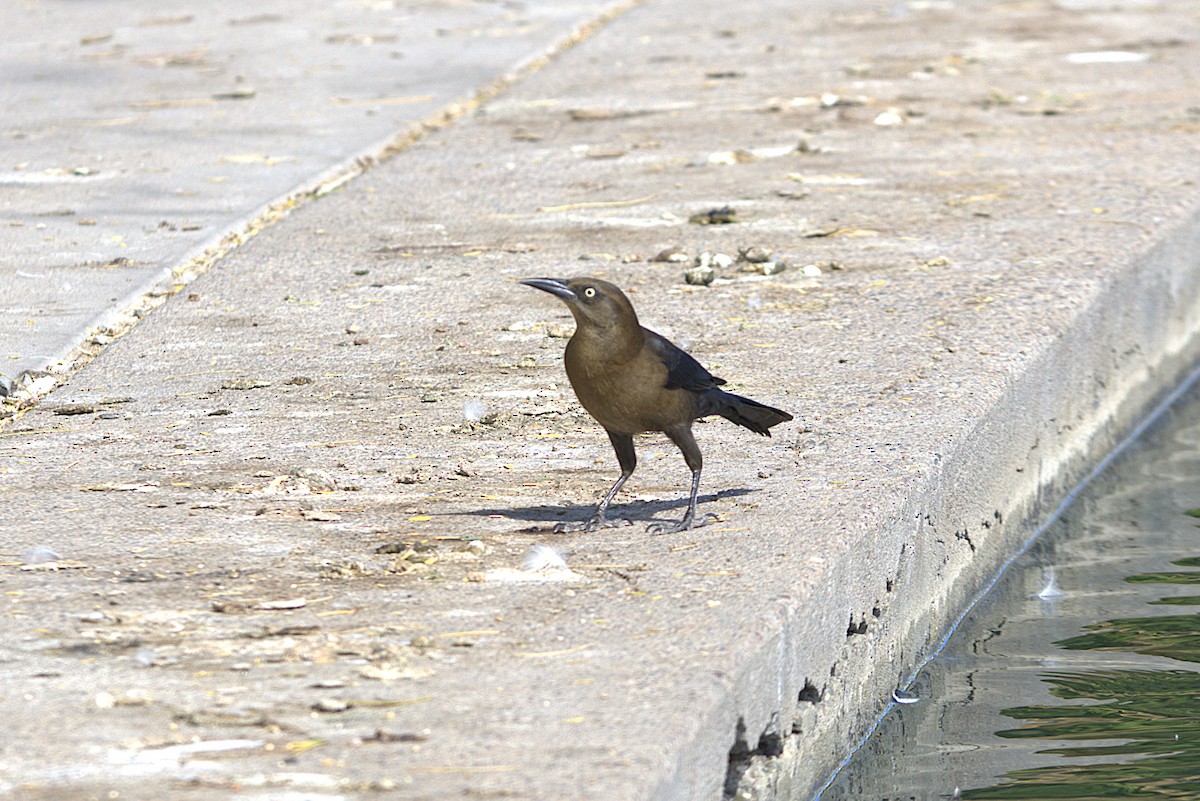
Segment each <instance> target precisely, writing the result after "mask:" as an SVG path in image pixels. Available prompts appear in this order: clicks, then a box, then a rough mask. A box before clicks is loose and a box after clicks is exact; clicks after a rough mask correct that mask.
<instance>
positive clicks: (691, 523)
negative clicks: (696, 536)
mask: <svg viewBox="0 0 1200 801" xmlns="http://www.w3.org/2000/svg"><path fill="white" fill-rule="evenodd" d="M720 519H721V518H719V517H717V516H716V515H715V514H713V513H712V512H709V513H708V514H706V515H705V516H704V517H702V518H700V519H699V520H697V519H695V518H694V517H691V516H689V517H685V518H683V519H682V520H656V521H654V522H653V523H650V524H649V525H648V526H646V531H647V532H648V533H650V534H677V533H679V532H680V531H690V530H691V529H694V528H700V527H701V526H707V525H708V524H709V522H711V521H717V520H720Z"/></svg>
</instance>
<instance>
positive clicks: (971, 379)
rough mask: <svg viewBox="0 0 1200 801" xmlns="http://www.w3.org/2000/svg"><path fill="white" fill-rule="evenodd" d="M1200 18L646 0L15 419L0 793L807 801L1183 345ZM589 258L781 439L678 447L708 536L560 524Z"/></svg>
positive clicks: (185, 297) (670, 463) (8, 442)
mask: <svg viewBox="0 0 1200 801" xmlns="http://www.w3.org/2000/svg"><path fill="white" fill-rule="evenodd" d="M1196 21H1197V19H1196V12H1195V10H1194V9H1193V8H1192V6H1191V5H1190V4H1187V3H1184V2H1182V1H1179V2H1161V3H1154V4H1147V3H1141V2H1138V3H1132V2H1131V3H1115V4H1114V3H1111V2H1105V3H1103V4H1095V5H1092V4H1088V3H1081V2H1072V3H1070V4H1061V5H1057V4H1053V3H1043V2H1032V3H1020V4H1001V5H996V4H992V3H985V2H981V1H980V2H970V1H968V2H954V3H934V4H929V3H909V4H888V5H878V4H874V3H867V2H854V3H850V4H847V3H844V2H839V3H832V2H829V3H822V4H808V5H806V6H805V7H804V9H803V10H801V9H798V8H797V7H796V6H795V4H793V3H785V2H782V1H781V0H780V1H779V2H763V3H758V4H742V5H739V6H737V7H736V9H731V8H730V7H729V5H728V4H719V3H715V2H709V1H708V0H704V2H687V3H684V2H676V1H675V0H660V1H658V2H649V3H646V4H644V5H642V6H639V7H638V8H635V9H633V10H631V11H629V12H628V13H626V14H624V15H622V16H620V17H618V18H616V19H614V20H612V21H611V22H610V23H609V24H607V25H606V26H605V27H604V28H603V29H602V30H599V31H597V32H596V33H594V34H593V35H592V36H591V37H589V38H588V39H587V40H586V41H583V42H582V43H580V44H579V45H578V46H576V47H575V48H573V49H571V50H569V51H567V52H565V53H563V54H561V56H559V57H558V58H556V59H555V60H554V61H553V63H551V64H550V65H548V66H547V67H546V68H544V69H541V70H540V71H537V72H535V73H533V74H530V75H528V76H527V77H526V78H524V79H522V80H521V81H519V82H517V83H516V84H514V85H512V86H510V87H509V88H508V89H506V90H505V91H504V92H502V93H501V94H500V95H498V96H497V97H495V98H494V99H493V100H491V101H490V102H487V103H485V104H484V105H483V106H482V107H481V108H479V109H478V110H477V111H475V112H474V113H472V114H470V115H467V116H465V117H463V118H462V119H460V120H458V121H457V122H456V123H455V124H453V125H450V126H447V127H446V128H444V129H442V130H440V131H437V132H434V133H432V134H431V135H429V136H428V137H426V138H424V139H422V140H420V141H418V142H416V143H415V144H413V145H412V146H411V147H409V148H407V149H405V150H403V151H402V152H399V153H397V154H396V155H395V156H394V157H393V158H391V159H390V160H388V161H386V162H384V163H381V164H379V165H377V166H376V167H374V168H372V169H371V170H369V171H367V172H366V173H365V174H364V175H362V176H361V177H359V178H357V179H355V180H354V181H353V182H351V183H349V184H347V185H346V186H344V187H343V188H342V189H341V190H340V191H337V192H333V193H330V194H328V195H326V196H324V197H322V198H320V199H318V200H317V201H315V202H313V203H310V204H306V205H304V206H303V207H302V208H299V209H298V210H296V211H294V212H293V213H291V214H290V215H289V216H288V217H287V218H286V219H284V220H282V221H281V222H279V223H278V224H276V225H274V226H271V227H269V228H266V229H265V230H263V231H262V232H261V233H259V234H258V235H257V236H255V237H254V238H253V239H251V240H250V241H248V242H247V243H246V244H244V245H242V246H241V247H239V248H238V249H237V250H235V251H233V252H232V253H230V254H229V255H228V256H226V257H225V258H223V259H221V260H220V261H219V263H217V265H216V266H215V268H214V269H212V270H211V271H209V272H208V273H206V274H204V275H203V276H201V277H199V278H197V279H196V280H195V281H194V282H192V283H191V284H190V285H189V286H188V287H187V289H186V290H185V291H184V292H183V293H181V294H179V295H177V296H175V297H174V298H172V299H171V300H170V301H169V302H168V303H166V304H165V306H164V307H163V308H161V309H160V310H158V311H156V312H155V313H154V314H152V315H149V316H148V317H147V318H146V319H145V320H143V321H142V322H141V323H139V324H138V325H137V326H136V327H135V328H133V330H132V331H131V332H130V333H129V334H127V335H126V336H124V337H123V338H120V339H118V340H117V341H116V342H114V343H113V344H112V345H110V346H109V347H107V348H106V349H105V350H104V352H103V353H102V354H101V355H100V356H99V357H98V358H96V359H95V360H94V361H92V362H91V363H90V364H89V365H87V367H86V368H85V369H83V370H81V371H80V372H79V373H78V374H77V375H75V376H74V377H73V378H72V379H71V380H70V381H69V382H68V383H67V384H66V385H65V386H63V387H61V388H60V389H58V390H56V391H55V392H54V393H53V394H52V395H51V396H50V397H49V398H47V399H46V400H45V401H44V402H43V403H42V404H41V405H40V406H39V407H38V408H36V409H34V410H32V411H29V412H27V413H25V414H23V415H22V416H20V418H19V419H17V420H15V421H14V422H13V423H12V425H11V426H10V427H9V428H8V430H6V431H4V432H3V433H0V456H2V461H0V482H2V490H3V496H2V497H3V498H4V500H5V503H4V506H3V508H4V509H5V511H6V513H5V521H4V526H5V532H6V544H5V546H4V549H3V550H4V559H5V561H6V563H7V566H5V567H4V568H3V572H2V573H0V582H2V586H0V592H3V598H4V602H5V605H6V609H5V612H4V620H5V630H6V636H5V638H4V640H3V646H2V647H3V650H2V651H0V658H2V659H3V662H2V663H0V671H2V676H3V685H2V686H3V687H4V690H3V696H2V697H0V714H3V716H4V718H5V719H6V720H7V721H8V722H9V729H10V732H9V736H8V737H7V738H5V740H4V741H3V744H2V745H0V777H3V781H4V783H5V784H4V787H5V789H6V791H7V792H8V793H9V795H10V796H14V797H20V798H22V799H26V798H29V799H49V798H61V797H63V796H64V794H69V795H70V796H71V797H73V798H90V797H96V798H100V797H109V794H110V793H114V792H115V793H117V794H118V797H126V798H129V797H133V798H137V797H149V796H157V795H159V794H160V793H161V791H162V788H163V787H167V788H169V789H170V792H171V794H172V797H173V798H180V799H217V798H226V797H228V796H229V794H230V793H231V792H234V791H236V792H237V793H238V795H239V797H245V798H263V799H265V798H272V799H281V798H300V797H303V798H306V799H320V798H368V797H377V796H378V795H380V794H382V795H383V796H384V797H387V796H388V794H389V793H394V794H395V796H396V797H401V798H405V799H446V798H457V797H471V798H477V797H498V798H538V799H562V798H597V799H599V798H603V799H614V798H620V799H624V798H630V799H634V798H637V799H689V798H696V799H713V798H720V797H721V795H722V793H723V792H724V791H725V788H726V787H728V788H729V790H730V792H731V793H736V794H737V795H738V796H739V797H750V798H779V799H786V798H797V799H798V798H807V797H811V795H812V793H813V792H814V791H815V790H816V789H817V788H818V787H819V786H820V785H821V783H822V782H823V781H824V780H825V778H826V777H827V776H828V775H829V772H830V771H831V770H832V769H833V768H834V766H836V765H837V764H838V762H839V761H840V760H841V759H842V758H843V757H844V756H845V754H846V753H847V752H848V751H849V750H850V748H851V747H852V746H853V745H854V743H856V742H857V741H858V739H859V738H860V737H861V736H862V735H863V734H864V733H865V732H866V731H867V730H868V728H869V727H870V726H871V724H872V723H873V721H874V720H875V719H876V718H877V716H878V715H879V714H880V713H881V712H882V711H883V710H884V709H885V708H886V706H887V704H888V703H889V698H890V693H891V691H892V690H893V689H894V688H895V687H896V686H897V685H901V684H903V683H905V682H906V681H907V680H908V677H909V676H910V675H911V673H912V671H913V670H914V668H915V666H916V665H918V664H920V663H921V661H922V660H923V659H925V658H926V657H927V656H928V655H929V653H930V652H931V650H932V649H933V647H934V646H935V645H936V643H937V641H938V640H939V639H940V637H941V634H942V632H944V631H945V628H946V626H947V625H948V622H949V621H951V620H953V619H954V617H955V616H956V615H957V614H958V613H959V612H960V611H961V610H962V608H963V607H964V606H965V604H966V603H967V602H968V601H969V599H970V598H971V597H972V596H973V595H974V594H975V593H976V592H977V591H978V589H979V588H980V587H981V586H982V585H983V584H984V582H986V580H987V579H988V578H989V577H990V576H991V574H992V573H993V572H994V570H995V569H996V567H997V565H999V564H1000V563H1001V562H1002V561H1003V560H1004V559H1005V558H1006V557H1007V556H1008V554H1010V553H1012V551H1013V550H1014V549H1015V548H1016V547H1017V546H1018V545H1019V544H1020V543H1021V542H1023V541H1024V540H1025V539H1026V538H1027V536H1028V535H1029V533H1030V531H1032V530H1033V528H1034V527H1035V526H1036V524H1037V521H1038V520H1039V519H1041V518H1042V517H1044V516H1045V515H1046V514H1047V513H1048V510H1050V509H1052V508H1053V507H1054V505H1055V504H1057V502H1058V501H1059V500H1060V499H1061V498H1062V497H1063V495H1064V492H1065V490H1066V488H1068V487H1069V486H1071V485H1072V484H1073V483H1074V482H1075V481H1077V480H1078V478H1079V477H1080V476H1081V475H1082V474H1083V472H1084V471H1086V469H1087V468H1088V467H1089V466H1090V465H1091V464H1092V463H1094V461H1095V460H1096V459H1097V457H1098V456H1099V455H1100V454H1102V453H1103V452H1104V451H1105V450H1106V449H1107V448H1109V447H1110V446H1111V445H1112V443H1113V442H1114V441H1115V440H1116V438H1117V437H1119V436H1120V435H1121V434H1122V432H1124V431H1126V430H1128V429H1129V427H1130V425H1131V424H1132V422H1133V421H1134V420H1136V419H1137V417H1138V416H1139V415H1140V414H1142V413H1143V412H1144V411H1145V409H1146V408H1147V407H1148V405H1149V404H1150V403H1151V402H1152V401H1153V399H1154V398H1155V397H1157V396H1159V395H1160V394H1161V393H1162V392H1163V391H1164V389H1166V388H1168V387H1170V386H1171V385H1173V384H1174V383H1175V382H1176V381H1177V380H1178V378H1179V377H1180V376H1181V375H1182V374H1183V373H1184V372H1185V371H1186V370H1187V368H1188V367H1189V366H1190V365H1192V364H1194V363H1195V362H1196V360H1197V359H1196V357H1197V355H1198V353H1197V351H1198V344H1200V343H1198V341H1197V338H1196V335H1195V332H1196V330H1197V322H1198V320H1197V309H1198V308H1200V307H1198V306H1197V302H1196V301H1197V299H1198V295H1200V271H1198V270H1197V256H1196V254H1197V253H1198V252H1200V225H1198V222H1200V221H1198V219H1197V208H1196V207H1197V204H1196V179H1197V172H1198V167H1197V165H1198V164H1200V159H1197V150H1198V147H1197V133H1198V131H1200V118H1198V116H1197V112H1196V109H1195V105H1194V104H1195V102H1196V101H1195V98H1196V97H1197V92H1196V89H1197V80H1196V78H1197V76H1196V70H1197V65H1200V58H1197V42H1196V40H1195V37H1194V36H1193V35H1192V33H1191V32H1193V31H1194V30H1195V23H1196ZM1097 52H1123V53H1135V54H1138V55H1137V56H1134V57H1124V58H1125V59H1126V60H1118V61H1115V62H1114V61H1112V58H1113V57H1111V56H1104V57H1100V58H1101V59H1102V60H1101V61H1100V63H1095V61H1096V58H1097V57H1095V56H1085V57H1082V58H1081V57H1079V56H1075V57H1074V58H1070V56H1071V55H1072V54H1080V53H1097ZM1129 58H1137V59H1139V60H1128V59H1129ZM1081 62H1082V63H1081ZM835 96H836V98H835ZM801 142H804V143H805V145H804V146H803V147H800V148H797V147H796V146H797V145H799V143H801ZM781 150H782V151H788V152H782V153H781ZM793 150H794V152H791V151H793ZM741 151H744V152H741ZM726 204H728V205H730V206H732V207H733V208H734V210H735V211H736V214H737V220H738V221H737V222H736V223H733V224H728V225H699V224H694V223H689V222H688V219H689V217H691V216H692V215H696V214H700V213H703V212H705V211H707V210H709V209H713V208H714V207H722V206H724V205H726ZM754 245H757V246H761V247H768V248H771V249H772V250H774V251H776V252H777V253H778V254H779V255H780V258H782V259H783V260H784V261H786V262H787V263H788V264H789V265H790V266H789V269H788V270H786V271H784V272H783V273H780V274H778V275H774V276H769V277H767V276H761V275H757V276H756V275H753V274H750V273H742V272H739V271H737V270H736V269H727V270H724V271H723V278H724V279H728V280H721V281H719V282H717V283H715V284H713V285H712V286H710V287H691V286H687V285H685V284H684V283H683V282H682V275H681V274H682V269H681V267H680V266H679V265H675V264H670V263H663V262H651V261H647V260H646V259H648V258H649V257H651V256H653V255H655V254H656V253H658V252H659V251H661V250H663V249H664V248H666V247H668V246H673V247H679V248H682V249H683V250H684V251H686V252H687V253H689V254H693V255H694V254H697V253H699V252H701V251H705V250H708V251H721V252H726V253H734V252H736V250H737V248H738V247H739V246H742V247H745V246H754ZM806 265H814V266H817V267H819V268H820V269H821V273H820V275H811V276H806V274H805V270H803V269H802V268H803V267H805V266H806ZM807 272H808V273H815V271H814V270H812V269H809V270H808V271H807ZM585 273H592V274H597V275H602V276H605V277H607V278H609V279H611V280H614V281H617V282H618V283H620V284H621V285H622V286H625V287H627V288H628V289H629V290H630V292H631V293H632V295H631V297H632V298H633V300H634V303H635V304H636V306H637V308H638V310H639V312H640V314H641V317H642V320H643V322H644V323H645V324H647V325H649V326H650V327H652V328H656V329H658V330H660V331H662V332H663V333H664V334H667V335H668V336H671V337H672V338H673V339H674V340H675V341H677V342H679V343H680V344H683V345H686V346H687V347H688V348H690V349H691V351H692V352H693V353H694V354H695V355H696V356H697V357H698V358H699V359H700V360H701V361H702V362H703V363H704V364H705V365H706V366H708V367H709V368H711V369H712V370H713V372H714V373H716V374H717V375H721V376H724V377H725V378H727V379H729V380H730V381H731V387H732V388H733V389H735V391H739V392H744V393H745V394H747V395H750V396H751V397H755V398H758V399H760V400H762V401H764V402H767V403H770V404H772V405H777V406H780V407H782V408H784V409H787V410H789V411H792V412H793V413H795V414H796V415H797V421H796V422H795V423H793V424H790V426H787V427H781V428H780V429H777V431H778V433H777V435H776V436H775V437H774V438H772V439H769V440H768V439H763V438H757V437H753V436H752V435H750V434H748V433H746V432H744V431H742V430H740V429H735V428H734V427H732V426H729V425H727V424H725V423H723V422H721V421H717V422H713V423H711V424H708V425H701V426H698V430H697V436H698V439H699V440H700V443H701V446H702V447H703V448H704V451H705V455H706V457H707V459H706V467H705V474H704V483H703V485H702V500H703V507H702V511H704V512H712V513H716V514H719V515H720V516H721V523H720V524H719V525H713V526H710V527H707V528H704V529H699V530H697V531H695V532H692V533H689V534H685V535H678V536H668V537H654V536H649V535H647V534H646V533H645V532H644V531H643V527H642V526H641V525H640V524H639V525H635V526H632V527H630V528H624V529H613V530H607V531H603V532H599V533H595V534H586V535H553V534H551V533H550V528H551V525H552V524H553V522H555V521H557V520H559V519H562V516H563V515H566V516H570V517H574V518H578V517H582V516H584V515H585V514H587V512H588V509H589V507H590V505H591V504H592V503H593V502H594V499H595V498H596V497H597V496H598V495H599V493H601V492H602V491H603V490H604V489H605V488H607V486H608V484H609V482H610V481H611V480H612V478H613V477H614V473H615V463H614V459H613V457H612V455H611V453H610V451H609V446H608V443H607V442H606V441H605V438H604V436H603V434H602V432H601V431H600V430H599V429H598V428H597V427H596V426H595V425H594V424H593V423H591V422H590V421H589V420H588V419H587V418H586V416H585V415H584V414H583V413H582V412H581V411H580V410H579V408H578V406H577V404H576V403H575V401H574V399H573V397H572V396H571V394H570V390H569V388H568V387H567V386H566V382H565V377H564V375H563V372H562V367H561V354H562V347H563V344H564V340H563V339H562V336H563V334H564V333H566V332H565V330H564V326H565V325H567V324H568V321H569V318H568V317H567V314H566V312H565V310H564V309H562V308H561V304H557V303H555V302H554V301H553V299H552V298H546V297H544V296H542V295H539V294H538V293H536V292H534V291H533V290H530V289H528V288H526V287H521V286H519V285H517V284H516V283H515V279H517V278H519V277H525V276H531V275H555V274H562V275H571V274H585ZM471 401H479V402H481V403H482V404H484V406H485V407H486V410H481V409H480V407H479V405H478V404H477V403H475V404H470V408H468V404H469V403H470V402H471ZM465 411H468V412H470V413H471V414H470V416H471V417H477V416H479V413H480V412H481V411H485V416H483V417H482V419H480V420H479V421H478V422H473V421H471V420H467V419H464V416H465V415H464V412H465ZM640 453H641V456H642V461H641V464H640V465H639V469H638V472H637V473H636V474H635V476H634V478H633V479H632V480H631V481H630V483H629V485H628V486H627V492H626V493H625V494H623V495H622V497H621V498H620V499H619V501H620V508H621V510H622V511H623V512H624V513H625V514H626V515H628V516H630V517H632V518H635V519H636V520H638V521H639V523H640V522H642V521H645V520H646V519H649V518H651V517H662V516H667V515H676V514H679V513H680V512H681V504H682V502H683V498H684V492H685V484H686V470H685V469H684V467H683V465H682V460H681V459H680V458H679V457H678V455H677V454H676V453H674V452H673V450H672V448H671V447H670V446H669V445H668V444H666V443H665V442H663V441H661V440H656V439H653V438H647V439H646V440H645V441H644V442H643V443H642V444H641V449H640ZM537 545H549V546H552V547H553V548H555V549H556V550H557V551H558V553H560V554H561V555H562V557H563V558H564V559H565V561H566V563H567V565H568V566H569V569H570V572H569V573H562V572H554V571H549V572H547V571H539V572H535V575H532V576H531V575H530V573H531V572H534V571H528V570H523V569H522V565H523V562H524V560H525V558H526V556H527V554H528V553H529V552H530V550H531V548H533V547H534V546H537ZM381 548H382V550H383V552H381V551H380V549H381ZM54 568H58V569H54ZM527 579H540V580H527Z"/></svg>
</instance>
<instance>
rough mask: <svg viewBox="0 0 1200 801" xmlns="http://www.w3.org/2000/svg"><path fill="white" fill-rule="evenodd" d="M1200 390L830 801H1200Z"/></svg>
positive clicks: (883, 731) (1137, 447) (872, 744)
mask: <svg viewBox="0 0 1200 801" xmlns="http://www.w3.org/2000/svg"><path fill="white" fill-rule="evenodd" d="M1198 524H1200V391H1197V390H1196V389H1193V390H1191V391H1190V392H1189V394H1188V395H1187V396H1186V397H1185V398H1184V399H1183V400H1182V401H1181V402H1179V403H1177V404H1176V406H1175V407H1174V408H1173V409H1172V411H1170V412H1168V414H1167V415H1166V416H1164V417H1163V418H1162V419H1161V420H1160V421H1159V422H1158V423H1157V424H1156V425H1155V426H1154V427H1153V428H1152V429H1151V430H1150V431H1149V432H1147V433H1146V434H1145V435H1144V436H1143V437H1142V438H1141V439H1140V440H1139V441H1138V442H1137V443H1135V444H1134V445H1133V446H1132V447H1131V448H1129V449H1128V450H1126V451H1125V452H1124V453H1123V454H1122V455H1121V456H1120V457H1119V458H1118V459H1117V460H1115V462H1114V463H1113V464H1112V465H1110V466H1109V467H1108V469H1107V470H1106V471H1105V472H1104V473H1103V474H1101V475H1100V476H1099V477H1098V478H1097V480H1095V481H1094V482H1093V483H1092V484H1091V485H1090V486H1089V487H1088V488H1087V489H1086V490H1085V491H1084V492H1083V493H1082V494H1081V495H1080V496H1079V497H1077V498H1076V499H1075V500H1074V502H1073V503H1072V504H1071V506H1070V507H1069V508H1068V509H1067V510H1066V512H1065V513H1064V514H1063V515H1062V517H1060V518H1059V520H1058V521H1057V522H1055V523H1054V524H1053V525H1052V526H1051V527H1050V529H1049V530H1047V531H1046V532H1045V534H1043V536H1042V537H1041V538H1040V539H1039V540H1038V541H1037V542H1036V543H1035V544H1034V545H1033V546H1032V547H1031V548H1030V549H1029V551H1028V552H1027V553H1025V554H1024V555H1022V556H1021V557H1020V558H1019V559H1018V560H1017V561H1016V562H1015V563H1014V564H1013V565H1012V566H1011V568H1010V569H1009V571H1008V572H1007V573H1006V574H1005V575H1004V577H1003V578H1002V579H1001V580H1000V582H998V583H997V584H996V586H995V587H994V588H993V589H992V591H991V593H989V595H988V596H987V597H986V598H985V599H984V600H983V601H982V602H981V603H980V604H979V605H978V606H977V607H976V608H975V609H974V610H973V611H972V613H971V615H970V616H968V618H967V619H966V620H965V621H964V622H963V624H962V626H961V628H960V629H959V630H958V632H957V633H956V634H955V635H954V637H953V638H952V639H951V641H950V642H949V644H948V645H947V647H946V649H945V650H944V652H943V653H942V655H941V656H940V657H939V658H938V659H937V660H935V661H933V662H931V663H930V664H929V665H928V666H927V667H926V669H925V670H924V671H923V672H922V673H921V674H920V676H919V677H918V678H917V680H916V682H915V683H914V684H913V686H912V687H910V688H909V689H908V691H907V692H908V694H911V695H916V696H919V697H920V699H921V700H920V702H919V703H916V704H907V705H903V706H898V707H897V708H896V709H894V710H893V711H892V712H891V714H889V715H888V716H887V717H886V718H885V719H884V720H883V722H882V723H881V724H880V726H879V729H878V731H877V732H876V734H875V735H874V736H873V737H872V738H871V739H870V740H869V741H868V742H867V743H866V744H865V745H864V746H863V747H862V749H861V750H860V751H859V753H858V754H856V755H855V757H854V758H853V759H852V760H851V762H850V763H849V764H848V765H847V766H846V768H845V769H844V770H843V771H842V772H841V774H840V775H839V776H838V777H837V778H836V779H835V781H834V782H833V784H831V785H830V787H829V788H828V789H827V790H826V791H825V792H824V793H823V794H822V796H821V799H822V801H850V800H851V799H853V800H854V801H858V800H860V799H861V800H862V801H885V799H886V801H908V800H909V799H913V800H914V801H916V800H918V799H919V800H921V801H923V800H924V799H953V798H962V799H1008V800H1009V801H1017V800H1019V801H1045V800H1046V799H1110V798H1122V799H1197V798H1200V672H1197V670H1200V528H1198Z"/></svg>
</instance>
